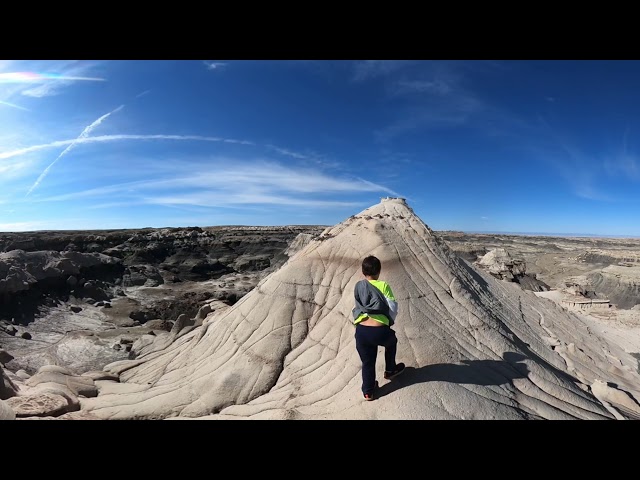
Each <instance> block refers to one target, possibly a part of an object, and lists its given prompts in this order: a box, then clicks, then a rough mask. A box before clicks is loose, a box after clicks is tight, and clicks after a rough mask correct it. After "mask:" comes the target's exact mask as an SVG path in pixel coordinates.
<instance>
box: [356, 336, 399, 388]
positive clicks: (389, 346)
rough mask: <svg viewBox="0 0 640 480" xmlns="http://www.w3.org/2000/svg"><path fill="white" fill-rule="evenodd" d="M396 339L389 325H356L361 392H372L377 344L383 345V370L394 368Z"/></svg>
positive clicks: (389, 370) (374, 383)
mask: <svg viewBox="0 0 640 480" xmlns="http://www.w3.org/2000/svg"><path fill="white" fill-rule="evenodd" d="M397 345H398V339H397V338H396V332H394V331H393V330H391V327H387V326H384V327H368V326H366V325H360V324H358V325H356V350H358V355H360V360H362V393H364V394H367V393H373V390H374V388H375V385H376V357H377V356H378V346H381V347H384V362H385V368H384V369H385V370H386V371H388V372H391V371H393V370H395V369H396V346H397Z"/></svg>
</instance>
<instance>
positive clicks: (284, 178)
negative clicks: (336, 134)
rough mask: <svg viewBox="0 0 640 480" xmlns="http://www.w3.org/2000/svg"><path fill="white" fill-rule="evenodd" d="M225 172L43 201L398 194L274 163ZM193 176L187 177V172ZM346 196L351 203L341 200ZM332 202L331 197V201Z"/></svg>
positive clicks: (227, 202) (312, 199) (229, 200)
mask: <svg viewBox="0 0 640 480" xmlns="http://www.w3.org/2000/svg"><path fill="white" fill-rule="evenodd" d="M218 163H219V165H220V166H219V167H218V166H217V167H216V168H211V165H210V164H207V165H206V166H203V165H202V164H185V163H181V164H177V163H174V164H173V165H174V167H173V168H174V171H165V172H164V173H163V175H162V176H160V177H158V178H155V179H151V180H141V181H137V182H127V183H122V184H115V185H109V186H105V187H100V188H95V189H90V190H85V191H80V192H74V193H69V194H65V195H58V196H54V197H48V198H42V199H40V200H39V201H41V202H52V201H68V200H77V199H80V198H84V199H87V198H94V199H100V198H104V199H112V198H114V197H115V198H120V199H126V200H124V201H126V202H128V203H140V204H157V205H194V206H204V207H233V206H247V205H289V206H306V207H329V206H336V207H346V206H354V205H360V204H362V201H361V200H358V201H354V200H351V199H349V198H348V197H350V196H359V195H362V194H363V193H366V192H370V193H374V192H384V193H387V194H391V195H394V196H397V195H398V194H397V193H395V192H394V191H393V190H390V189H389V188H387V187H385V186H383V185H378V184H375V183H373V182H369V181H367V180H363V179H360V178H353V177H342V178H337V177H335V176H329V175H326V174H324V173H322V172H320V171H318V170H314V169H309V168H294V167H290V166H284V165H281V164H278V163H274V162H265V161H258V162H246V161H245V162H240V161H238V160H230V159H228V158H223V159H219V161H218ZM185 171H188V172H190V174H189V175H185V174H184V172H185ZM337 195H342V196H344V197H346V198H336V196H337ZM327 197H330V198H329V199H328V198H327Z"/></svg>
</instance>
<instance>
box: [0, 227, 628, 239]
mask: <svg viewBox="0 0 640 480" xmlns="http://www.w3.org/2000/svg"><path fill="white" fill-rule="evenodd" d="M331 226H334V225H328V224H327V225H324V224H319V223H290V224H280V225H246V224H225V225H205V226H199V225H190V226H185V227H176V226H163V227H149V226H147V227H123V228H117V227H115V228H91V229H77V228H49V229H39V230H23V231H9V230H7V231H4V230H0V234H3V233H15V234H25V233H39V232H107V231H120V230H163V229H187V228H191V229H193V228H203V229H205V228H225V227H227V228H255V227H258V228H275V227H323V228H327V227H331ZM431 230H433V231H434V232H436V233H440V234H442V233H462V234H466V235H506V236H511V235H515V236H538V237H558V238H621V239H624V238H629V239H638V238H640V235H610V234H601V233H554V232H510V231H491V230H451V229H443V230H437V229H433V228H432V229H431Z"/></svg>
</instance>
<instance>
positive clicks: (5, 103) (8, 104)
mask: <svg viewBox="0 0 640 480" xmlns="http://www.w3.org/2000/svg"><path fill="white" fill-rule="evenodd" d="M0 105H6V106H7V107H13V108H18V109H20V110H24V111H26V112H30V111H31V110H29V109H28V108H24V107H21V106H20V105H16V104H14V103H9V102H3V101H2V100H0Z"/></svg>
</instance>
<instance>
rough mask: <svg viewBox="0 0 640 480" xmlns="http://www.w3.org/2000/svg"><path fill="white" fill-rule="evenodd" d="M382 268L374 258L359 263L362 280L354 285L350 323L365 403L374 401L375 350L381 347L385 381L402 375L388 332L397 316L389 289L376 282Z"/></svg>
mask: <svg viewBox="0 0 640 480" xmlns="http://www.w3.org/2000/svg"><path fill="white" fill-rule="evenodd" d="M381 270H382V265H381V264H380V260H378V259H377V258H376V257H374V256H368V257H367V258H365V259H364V260H363V261H362V274H363V275H364V277H365V279H364V280H360V281H359V282H358V283H356V286H355V288H354V296H355V301H356V306H355V308H354V309H353V312H352V313H353V318H354V320H353V323H354V324H355V326H356V335H355V338H356V350H357V351H358V355H360V360H362V394H363V395H364V399H365V400H373V395H374V391H375V389H376V387H377V386H378V382H376V357H377V356H378V346H382V347H384V349H385V350H384V360H385V371H384V378H385V379H387V380H391V379H392V378H394V377H396V376H398V375H400V374H401V373H402V372H403V371H404V363H398V364H396V345H397V343H398V339H397V338H396V332H394V331H393V330H391V326H392V325H393V323H394V322H395V319H396V315H397V314H398V302H396V299H395V297H394V296H393V292H392V291H391V287H390V286H389V285H388V284H387V282H383V281H382V280H378V277H379V276H380V271H381Z"/></svg>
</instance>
